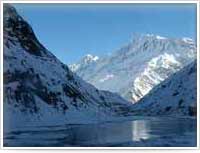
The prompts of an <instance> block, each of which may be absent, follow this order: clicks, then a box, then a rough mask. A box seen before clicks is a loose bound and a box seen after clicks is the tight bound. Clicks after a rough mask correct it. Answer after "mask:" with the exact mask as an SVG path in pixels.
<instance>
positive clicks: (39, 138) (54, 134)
mask: <svg viewBox="0 0 200 153" xmlns="http://www.w3.org/2000/svg"><path fill="white" fill-rule="evenodd" d="M196 130H197V129H196V118H172V117H160V118H155V117H140V118H138V119H134V120H132V121H123V122H122V121H121V122H106V123H101V124H67V125H56V126H37V127H31V128H24V127H22V128H21V130H20V129H18V130H13V131H9V130H6V132H4V147H69V146H70V147H79V146H80V147H195V146H196V145H197V142H196V137H197V134H196Z"/></svg>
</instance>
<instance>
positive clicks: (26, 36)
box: [3, 4, 53, 57]
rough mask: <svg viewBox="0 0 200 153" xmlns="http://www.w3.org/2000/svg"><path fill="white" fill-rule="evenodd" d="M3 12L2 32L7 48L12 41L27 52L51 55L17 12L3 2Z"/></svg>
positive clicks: (36, 54)
mask: <svg viewBox="0 0 200 153" xmlns="http://www.w3.org/2000/svg"><path fill="white" fill-rule="evenodd" d="M3 14H4V15H3V19H4V20H3V22H4V23H3V25H4V26H3V32H4V41H5V45H6V47H8V48H9V47H10V46H11V44H12V43H14V42H17V43H19V44H20V45H21V46H22V47H23V48H24V50H25V51H26V52H28V53H29V54H32V55H35V56H46V57H47V56H48V57H52V56H53V55H52V54H51V53H49V52H48V51H47V50H46V48H45V47H44V46H43V45H42V44H41V43H40V42H39V40H38V39H37V38H36V36H35V34H34V32H33V29H32V28H31V26H30V25H29V24H28V23H27V22H26V21H25V20H24V19H23V18H22V17H21V16H20V15H19V14H18V13H17V11H16V9H15V8H14V7H13V6H12V5H10V4H4V7H3ZM11 42H12V43H11Z"/></svg>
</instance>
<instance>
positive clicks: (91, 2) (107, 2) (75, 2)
mask: <svg viewBox="0 0 200 153" xmlns="http://www.w3.org/2000/svg"><path fill="white" fill-rule="evenodd" d="M4 3H67V4H70V3H73V4H79V3H85V4H99V3H103V4H109V3H110V4H115V3H116V4H123V3H125V4H128V3H130V4H132V3H141V4H143V3H158V4H159V3H162V4H163V3H164V4H167V3H169V4H170V3H180V4H181V3H193V4H196V6H197V10H196V11H197V12H196V13H197V14H196V16H197V19H196V21H197V25H196V28H197V29H196V32H197V146H196V147H4V146H3V4H4ZM199 5H200V2H199V1H198V0H191V1H189V0H188V1H127V0H126V1H81V0H80V1H76V0H75V1H56V0H54V1H34V0H33V1H12V0H11V1H6V0H5V1H4V0H3V1H1V58H0V59H1V69H0V70H1V83H0V85H1V90H0V91H1V93H0V94H1V105H0V106H1V148H2V149H10V150H18V149H36V150H38V149H43V150H44V149H55V150H59V149H70V150H71V149H73V150H74V149H76V150H81V149H84V150H87V149H92V150H93V149H101V150H103V149H104V150H105V149H108V150H116V149H121V150H122V149H125V150H126V149H143V150H144V149H145V150H146V149H158V150H159V149H168V150H173V149H199V110H200V109H199V89H200V88H199V58H200V57H199Z"/></svg>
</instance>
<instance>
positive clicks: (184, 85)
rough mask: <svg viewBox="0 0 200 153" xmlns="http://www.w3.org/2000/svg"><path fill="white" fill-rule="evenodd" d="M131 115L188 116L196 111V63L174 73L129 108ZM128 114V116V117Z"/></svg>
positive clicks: (193, 114)
mask: <svg viewBox="0 0 200 153" xmlns="http://www.w3.org/2000/svg"><path fill="white" fill-rule="evenodd" d="M131 111H132V113H130V114H131V115H189V116H195V115H196V111H197V63H196V61H194V62H192V63H191V64H189V65H188V66H186V67H184V68H183V69H181V70H180V71H178V72H176V73H175V74H173V75H172V76H170V77H169V78H168V79H166V80H165V81H163V82H162V83H161V84H159V85H158V86H156V87H154V88H153V89H152V90H151V91H150V92H149V94H147V95H146V96H144V97H143V98H142V99H141V100H140V101H139V102H138V103H136V104H134V105H133V106H132V108H131ZM130 114H129V115H130Z"/></svg>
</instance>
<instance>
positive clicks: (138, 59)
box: [70, 34, 196, 103]
mask: <svg viewBox="0 0 200 153" xmlns="http://www.w3.org/2000/svg"><path fill="white" fill-rule="evenodd" d="M195 59H196V43H195V42H194V41H193V40H192V39H190V38H181V39H173V38H166V37H161V36H158V35H152V34H139V35H135V36H134V38H133V39H132V40H131V41H130V42H129V43H128V44H127V45H124V46H123V47H121V48H120V49H118V50H116V51H114V52H112V54H110V55H108V56H104V57H97V56H93V55H86V56H85V57H83V58H82V59H81V60H80V61H79V62H77V63H74V64H72V65H70V69H71V70H72V71H73V72H76V74H77V75H79V76H80V77H82V78H83V79H84V80H85V81H87V82H89V83H91V84H93V85H94V86H96V87H97V88H98V89H103V90H109V91H111V92H116V93H118V94H120V95H121V96H123V97H124V98H126V99H127V100H129V101H131V102H132V103H135V102H137V101H139V100H140V99H141V98H142V97H143V96H145V95H147V94H148V93H149V91H150V90H151V89H152V88H153V87H155V86H156V85H158V84H159V83H161V82H162V81H163V80H165V79H167V78H168V77H169V76H171V75H172V74H174V73H175V72H177V71H179V70H181V69H182V68H183V67H185V66H187V65H188V64H190V63H191V62H193V61H194V60H195Z"/></svg>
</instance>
